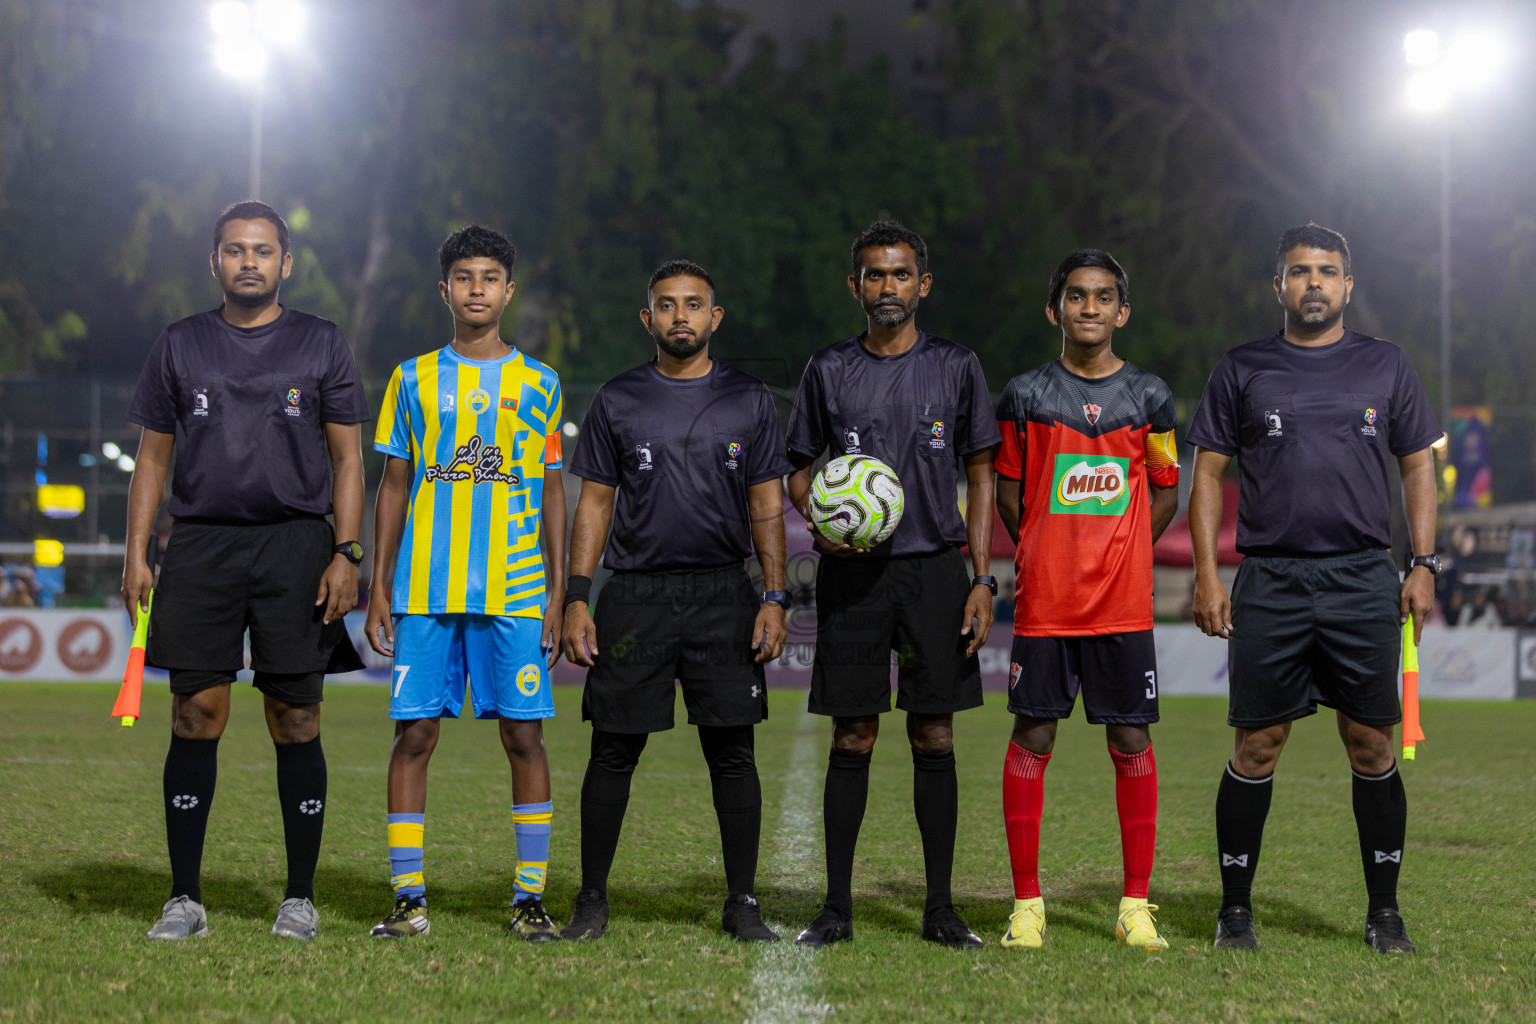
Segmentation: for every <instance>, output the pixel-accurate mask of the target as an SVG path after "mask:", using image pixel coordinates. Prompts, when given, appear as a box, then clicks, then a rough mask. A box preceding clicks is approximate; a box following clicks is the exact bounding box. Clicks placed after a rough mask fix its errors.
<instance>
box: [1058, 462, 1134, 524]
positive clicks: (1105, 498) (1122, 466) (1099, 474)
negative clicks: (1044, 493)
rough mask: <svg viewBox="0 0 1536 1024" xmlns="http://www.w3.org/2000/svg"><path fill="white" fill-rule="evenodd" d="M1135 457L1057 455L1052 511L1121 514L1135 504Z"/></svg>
mask: <svg viewBox="0 0 1536 1024" xmlns="http://www.w3.org/2000/svg"><path fill="white" fill-rule="evenodd" d="M1130 468H1131V460H1130V459H1122V458H1117V457H1115V456H1113V455H1057V456H1056V475H1055V477H1054V478H1053V480H1052V481H1051V511H1052V512H1061V513H1066V514H1068V515H1082V516H1120V515H1124V514H1125V510H1126V509H1128V508H1130V506H1131V493H1130V492H1131V489H1130V486H1129V481H1128V478H1127V474H1128V473H1129V472H1130Z"/></svg>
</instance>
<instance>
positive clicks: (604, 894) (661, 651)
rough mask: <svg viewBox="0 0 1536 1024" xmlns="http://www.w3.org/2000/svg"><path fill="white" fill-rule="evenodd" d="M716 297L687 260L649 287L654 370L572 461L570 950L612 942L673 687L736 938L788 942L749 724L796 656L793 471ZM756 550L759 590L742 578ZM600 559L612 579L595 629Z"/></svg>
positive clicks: (649, 367) (602, 405)
mask: <svg viewBox="0 0 1536 1024" xmlns="http://www.w3.org/2000/svg"><path fill="white" fill-rule="evenodd" d="M714 292H715V287H714V283H713V282H712V281H711V280H710V277H709V274H708V273H707V272H705V270H704V268H703V267H700V266H698V265H697V264H694V263H690V262H688V261H686V260H674V261H672V262H669V263H665V264H663V265H662V266H661V267H659V268H657V270H656V272H655V273H654V274H652V275H651V281H650V287H649V290H648V295H649V300H650V301H649V305H648V306H647V307H646V308H645V309H642V310H641V311H640V320H641V322H642V323H643V324H645V327H646V329H647V330H648V331H650V333H651V336H652V337H653V339H654V340H655V342H656V357H655V359H654V360H652V361H651V362H648V363H646V364H644V365H643V366H637V367H635V368H634V369H632V370H629V371H628V372H626V373H621V374H620V375H619V376H617V377H615V378H614V379H613V380H611V381H609V382H608V383H606V384H604V385H603V386H602V388H601V389H599V390H598V392H597V395H596V396H595V397H594V398H593V399H592V406H591V408H590V409H588V410H587V415H586V419H585V421H584V422H583V423H582V428H581V439H580V442H579V443H578V444H577V446H576V454H575V457H574V458H573V459H572V460H571V464H570V470H571V472H572V473H575V474H576V475H577V476H579V477H581V480H582V483H581V497H580V498H579V500H578V501H577V504H576V523H575V527H574V529H573V531H572V535H571V577H570V582H569V583H568V584H567V586H566V592H565V601H566V607H565V623H564V628H563V632H562V637H563V647H564V653H565V656H566V657H567V658H568V659H570V661H571V662H572V663H574V664H577V665H586V666H590V667H591V671H590V672H588V673H587V683H586V689H585V691H584V692H583V694H582V717H583V718H584V719H587V720H589V721H591V723H592V757H591V760H590V761H589V762H588V763H587V774H586V778H585V779H584V780H583V782H582V786H581V889H580V891H578V892H577V894H576V903H575V906H574V907H573V908H572V910H571V921H570V923H569V924H568V925H567V926H566V927H565V930H564V931H563V932H562V933H561V934H562V936H563V937H564V938H567V939H599V938H602V936H603V934H604V933H605V932H606V931H607V927H608V872H609V869H610V868H611V867H612V865H613V856H614V851H615V850H616V849H617V848H618V842H619V831H620V828H621V827H622V826H623V824H624V811H625V808H626V807H627V806H628V804H629V785H630V779H631V777H632V775H633V774H634V771H635V766H636V765H637V764H638V763H639V760H640V752H641V751H642V750H644V749H645V741H646V737H647V736H648V735H649V734H650V733H653V732H661V731H663V730H666V729H670V728H672V708H673V704H674V699H675V697H674V684H675V682H681V683H682V688H683V703H684V704H685V705H686V706H687V708H688V721H689V723H690V724H692V725H696V726H698V727H699V742H700V744H701V745H702V746H703V748H704V759H705V761H706V762H708V764H709V780H710V787H711V789H712V790H713V795H714V804H715V815H716V817H717V818H718V819H719V824H720V847H721V854H722V856H721V859H722V861H723V862H724V866H725V879H726V885H727V888H728V890H729V895H728V897H727V899H726V902H725V908H724V911H723V914H722V918H721V924H722V927H723V928H724V929H725V931H726V933H727V934H730V935H734V936H735V937H736V938H738V939H741V940H743V941H772V940H775V939H777V938H778V935H776V934H775V933H774V932H773V931H772V929H770V928H769V927H768V926H767V925H766V924H764V923H763V918H762V913H761V911H760V909H759V907H758V903H757V897H756V896H755V895H754V893H753V890H754V889H755V887H756V877H757V852H758V834H759V831H760V828H761V824H762V809H763V795H762V788H761V787H760V786H759V784H758V777H757V763H756V759H755V757H754V755H753V746H752V736H753V730H752V727H753V726H754V725H756V724H757V723H758V722H760V721H762V720H763V719H764V718H766V717H767V715H768V695H767V689H766V687H765V685H764V674H763V663H764V662H766V661H769V660H771V659H773V658H775V657H777V656H778V654H779V651H780V650H781V649H782V647H783V645H784V636H785V627H784V613H785V610H786V609H787V608H788V606H789V595H788V593H787V592H786V591H785V590H784V517H783V512H784V491H783V479H784V476H785V475H786V474H787V473H788V472H789V462H788V460H787V459H786V458H785V456H784V435H783V432H782V430H781V428H780V426H779V418H778V414H777V413H776V412H775V411H774V407H773V399H772V396H770V395H769V393H768V389H767V387H765V386H764V385H763V383H762V381H760V380H758V379H757V378H755V377H752V376H750V375H748V374H745V373H742V372H741V371H740V370H735V369H732V368H731V367H729V366H725V365H723V364H722V363H720V362H719V361H718V360H715V359H713V358H711V356H710V352H709V341H710V336H711V335H712V334H713V333H714V331H715V329H716V328H717V327H719V326H720V319H721V317H722V316H723V315H724V313H725V311H724V310H723V309H721V308H720V307H719V306H717V305H715V294H714ZM610 524H611V525H612V528H613V532H612V535H611V536H609V526H610ZM604 538H607V539H608V543H607V551H606V554H605V553H604V543H603V542H604ZM754 551H755V552H756V554H757V559H758V562H759V564H760V565H761V566H762V570H763V580H764V587H765V588H766V589H765V592H763V593H759V592H757V591H755V590H754V589H753V588H752V585H751V583H750V581H749V577H748V576H747V572H746V569H745V567H744V565H743V562H744V561H745V559H746V558H747V557H749V556H750V555H751V554H752V553H753V552H754ZM599 555H602V556H603V564H604V565H605V566H606V567H607V568H608V569H609V570H611V571H612V573H613V575H612V576H611V577H610V578H609V579H608V581H607V583H605V584H604V586H603V592H602V595H601V598H600V599H599V601H598V603H597V609H596V621H595V622H594V619H593V616H592V615H591V614H589V613H588V610H587V609H588V604H589V598H590V595H591V590H592V574H593V573H594V572H596V571H597V560H598V556H599Z"/></svg>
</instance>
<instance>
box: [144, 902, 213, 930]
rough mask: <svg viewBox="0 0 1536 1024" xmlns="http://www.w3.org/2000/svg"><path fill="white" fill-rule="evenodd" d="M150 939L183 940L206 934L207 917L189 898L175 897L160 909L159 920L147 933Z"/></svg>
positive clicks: (201, 906) (199, 905)
mask: <svg viewBox="0 0 1536 1024" xmlns="http://www.w3.org/2000/svg"><path fill="white" fill-rule="evenodd" d="M147 934H148V935H149V937H150V938H152V939H170V940H176V939H185V938H186V937H187V936H189V935H196V936H199V937H201V936H204V935H207V934H208V915H207V913H206V912H204V910H203V905H202V904H201V903H197V902H194V901H193V899H192V897H190V896H177V897H174V898H172V899H169V900H166V901H165V906H163V907H161V908H160V920H158V921H156V922H155V926H154V927H153V928H151V929H150V930H149V932H148V933H147Z"/></svg>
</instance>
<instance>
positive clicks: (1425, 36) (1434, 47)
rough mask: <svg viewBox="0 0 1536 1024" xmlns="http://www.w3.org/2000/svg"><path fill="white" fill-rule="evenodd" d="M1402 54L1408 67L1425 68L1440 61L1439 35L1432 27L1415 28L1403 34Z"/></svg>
mask: <svg viewBox="0 0 1536 1024" xmlns="http://www.w3.org/2000/svg"><path fill="white" fill-rule="evenodd" d="M1403 56H1404V57H1406V58H1407V59H1408V64H1409V66H1410V67H1416V68H1427V67H1432V66H1434V65H1436V64H1438V63H1440V35H1439V33H1437V32H1436V31H1435V30H1434V29H1429V28H1416V29H1414V30H1413V31H1412V32H1409V33H1408V34H1407V35H1405V36H1403Z"/></svg>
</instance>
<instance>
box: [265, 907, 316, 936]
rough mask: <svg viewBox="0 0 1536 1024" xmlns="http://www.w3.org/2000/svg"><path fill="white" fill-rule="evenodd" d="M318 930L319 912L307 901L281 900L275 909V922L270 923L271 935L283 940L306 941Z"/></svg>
mask: <svg viewBox="0 0 1536 1024" xmlns="http://www.w3.org/2000/svg"><path fill="white" fill-rule="evenodd" d="M319 930H320V912H319V911H318V910H316V909H315V905H314V904H313V903H312V902H310V901H309V900H307V899H290V900H283V905H282V906H280V907H278V908H277V920H276V921H274V922H273V923H272V934H273V935H281V936H282V937H283V938H285V939H298V940H300V941H308V940H309V939H312V938H314V937H315V934H316V933H317V932H318V931H319Z"/></svg>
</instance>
